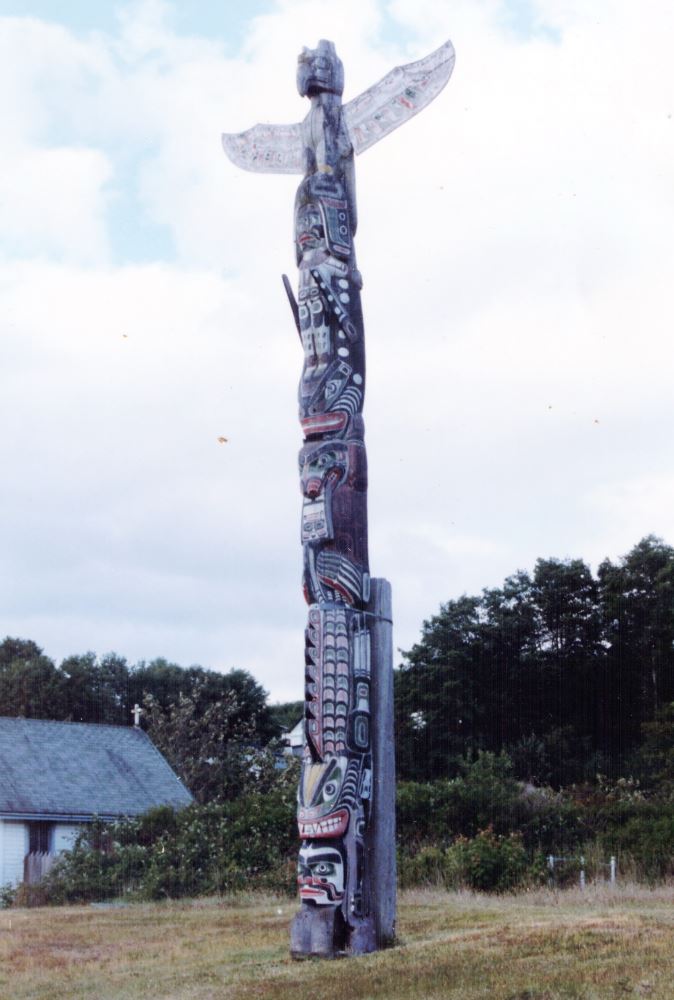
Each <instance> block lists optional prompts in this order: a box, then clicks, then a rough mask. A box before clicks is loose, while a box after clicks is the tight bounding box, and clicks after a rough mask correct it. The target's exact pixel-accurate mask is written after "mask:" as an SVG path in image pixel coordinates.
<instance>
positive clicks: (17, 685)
mask: <svg viewBox="0 0 674 1000" xmlns="http://www.w3.org/2000/svg"><path fill="white" fill-rule="evenodd" d="M63 701H64V691H63V678H62V676H61V674H60V673H59V671H58V670H57V668H56V666H55V665H54V662H53V660H50V659H49V657H48V656H45V655H44V654H43V652H42V650H41V649H40V647H39V646H37V645H36V643H34V642H32V641H31V640H25V639H12V638H10V637H7V638H6V639H5V640H4V642H2V643H0V715H8V716H20V717H23V718H28V719H51V718H54V717H56V718H59V717H61V714H62V712H63ZM53 713H56V716H54V714H53Z"/></svg>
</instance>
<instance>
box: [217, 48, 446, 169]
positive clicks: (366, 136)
mask: <svg viewBox="0 0 674 1000" xmlns="http://www.w3.org/2000/svg"><path fill="white" fill-rule="evenodd" d="M454 58H455V57H454V46H453V45H452V43H451V42H445V44H444V45H441V46H440V48H439V49H436V50H435V52H431V54H430V55H428V56H425V58H423V59H419V61H418V62H413V63H408V64H407V65H406V66H396V68H395V69H392V70H391V72H390V73H388V74H387V75H386V76H385V77H384V78H383V79H382V80H380V81H379V83H375V84H374V86H372V87H369V88H368V89H367V90H365V91H363V93H362V94H360V95H359V96H358V97H354V99H353V100H352V101H349V103H348V104H345V105H344V108H343V114H344V121H345V122H346V126H347V129H348V132H349V137H350V139H351V142H352V144H353V148H354V151H355V152H356V153H362V152H363V150H365V149H369V147H370V146H373V145H374V143H375V142H378V141H379V139H383V138H384V136H385V135H388V134H389V132H392V131H393V130H394V129H395V128H398V126H399V125H402V124H403V123H404V122H406V121H408V120H409V119H410V118H412V117H413V116H414V115H416V114H417V113H418V112H419V111H421V110H422V108H425V107H426V105H427V104H429V103H430V102H431V101H432V100H433V98H434V97H437V95H438V94H439V93H440V91H441V90H442V88H443V87H444V86H445V84H446V83H447V81H448V80H449V78H450V76H451V75H452V70H453V69H454ZM222 145H223V148H224V150H225V153H226V154H227V156H228V157H229V158H230V160H232V162H233V163H235V164H236V165H237V167H242V168H243V169H244V170H253V171H255V172H257V173H270V174H303V173H304V171H305V168H306V163H305V149H304V139H303V136H302V124H301V123H300V122H296V123H295V124H294V125H253V127H252V128H249V129H248V130H247V131H246V132H239V133H238V134H236V135H235V134H233V133H225V134H224V135H223V137H222Z"/></svg>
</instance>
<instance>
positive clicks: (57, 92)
mask: <svg viewBox="0 0 674 1000" xmlns="http://www.w3.org/2000/svg"><path fill="white" fill-rule="evenodd" d="M673 28H674V7H673V6H672V4H671V2H670V0H647V2H646V3H644V4H635V3H634V2H632V0H340V2H339V3H336V2H335V0H255V2H251V0H249V2H248V3H246V4H242V3H240V2H239V0H237V2H234V0H199V3H193V2H190V3H188V2H186V0H179V2H165V0H130V2H124V0H120V2H114V0H110V2H108V0H97V2H96V3H91V2H89V0H15V2H13V0H0V102H1V103H2V105H3V107H2V115H1V117H0V121H1V122H2V125H1V126H0V157H1V162H2V169H1V170H0V324H1V326H0V352H1V353H0V419H1V421H2V434H1V435H0V462H1V463H2V466H1V467H2V478H1V479H0V565H1V571H0V572H1V580H0V586H1V593H0V635H5V634H9V635H19V636H22V637H25V638H32V639H34V640H35V641H36V642H38V643H39V644H40V645H41V646H43V647H44V648H45V651H46V652H47V653H49V654H50V655H51V656H53V657H55V658H57V659H59V658H60V657H62V656H65V655H67V654H69V653H72V652H83V651H85V650H88V649H92V650H95V651H97V652H98V653H104V652H107V651H110V650H115V651H117V652H119V653H121V654H123V655H125V656H127V658H128V659H129V660H131V661H136V660H139V659H141V658H145V659H151V658H153V657H156V656H165V657H167V658H169V659H171V660H174V661H176V662H179V663H182V664H183V665H188V664H190V663H201V664H202V665H204V666H208V667H212V668H217V669H222V670H227V669H229V668H230V667H232V666H240V667H243V668H245V669H248V670H250V671H251V672H252V673H253V674H254V675H255V677H256V678H257V679H258V680H259V681H260V682H262V684H263V685H264V686H265V687H266V688H267V689H268V690H269V691H270V693H271V697H272V700H285V699H297V698H300V697H302V662H303V660H302V646H303V642H302V629H303V625H304V619H305V609H304V605H303V601H302V597H301V593H300V582H299V579H300V567H301V551H300V545H299V507H300V498H299V490H298V484H297V473H296V452H297V450H298V448H299V445H300V430H299V425H298V422H297V416H296V402H295V394H296V384H297V379H298V376H299V372H300V367H301V356H300V349H299V345H298V342H297V336H296V334H295V331H294V327H293V323H292V319H291V316H290V313H289V310H288V306H287V302H286V301H285V296H284V292H283V288H282V285H281V281H280V274H281V272H283V271H288V272H289V273H291V274H292V269H293V253H292V232H291V230H292V202H293V197H294V189H295V186H296V179H295V178H293V177H283V176H281V177H275V176H261V175H250V174H245V173H243V172H241V171H238V170H237V169H236V168H235V167H234V166H233V165H232V164H230V163H229V161H228V160H227V159H226V158H225V157H224V155H223V153H222V151H221V147H220V133H221V132H222V131H239V130H242V129H245V128H247V127H248V126H250V125H252V124H254V123H255V122H257V121H278V122H293V121H297V120H299V119H300V118H301V117H303V115H304V114H305V113H306V107H305V104H304V102H303V101H302V100H301V99H300V98H299V97H298V95H297V92H296V90H295V83H294V76H295V61H296V56H297V53H298V51H299V50H300V48H301V47H302V45H304V44H307V45H314V44H315V43H316V41H317V40H318V39H319V38H321V37H327V38H332V39H334V41H335V42H336V44H337V48H338V51H339V53H340V54H341V57H342V59H343V61H344V63H345V68H346V91H345V99H349V98H350V97H353V96H355V95H356V94H358V93H359V92H360V91H361V90H363V89H365V88H366V87H368V86H369V85H370V84H372V83H373V82H375V81H376V80H377V79H379V78H380V77H381V76H383V75H384V74H385V73H386V72H387V71H388V70H389V69H390V68H391V67H393V66H395V65H397V64H400V63H404V62H408V61H411V60H414V59H418V58H420V57H421V56H423V55H425V54H426V53H427V52H429V51H430V50H432V49H434V48H435V47H437V46H438V45H440V44H441V43H442V42H443V41H444V40H445V39H446V38H451V39H452V40H453V42H454V45H455V48H456V52H457V62H456V68H455V71H454V75H453V77H452V79H451V80H450V83H449V84H448V86H447V88H446V90H445V91H443V93H442V94H441V95H440V96H439V97H438V98H437V100H436V101H435V102H434V103H433V104H431V105H430V106H429V107H428V108H427V109H426V110H425V111H424V112H423V113H422V114H421V115H420V116H419V117H417V118H415V119H413V120H412V121H411V122H409V123H407V124H406V125H405V126H404V127H403V128H401V129H400V130H398V131H397V132H395V133H393V134H392V135H390V136H389V137H388V138H387V139H386V140H385V141H382V142H381V143H380V144H378V145H377V146H375V147H374V148H372V149H371V150H369V151H367V152H366V153H364V154H363V156H362V157H360V158H359V160H358V163H357V171H358V196H359V231H358V238H357V244H358V256H359V265H360V268H361V270H362V272H363V275H364V279H365V289H364V307H365V319H366V337H367V343H368V373H369V382H368V398H367V401H366V410H365V416H366V423H367V442H368V453H369V466H370V519H371V528H370V556H371V566H372V571H373V574H374V575H377V576H385V577H387V578H388V579H390V580H391V582H392V585H393V594H394V611H395V617H396V629H395V635H394V641H395V644H396V646H398V647H401V648H403V649H405V648H409V646H410V645H411V644H412V643H413V642H414V641H415V640H416V638H417V637H418V634H419V629H420V625H421V622H422V620H423V619H424V618H427V617H428V616H429V615H431V614H433V613H434V612H435V611H436V610H437V608H438V606H439V604H440V603H441V602H442V601H445V600H447V599H449V598H452V597H456V596H459V595H460V594H461V593H463V592H468V593H476V592H478V591H479V590H480V589H481V588H482V587H483V586H488V585H489V586H491V585H498V584H499V583H500V582H502V580H503V578H504V577H505V576H506V575H508V574H509V573H511V572H513V571H514V570H516V569H518V568H524V569H531V568H532V567H533V564H534V562H535V560H536V558H537V557H538V556H556V557H560V558H563V557H566V556H582V557H584V558H586V559H588V560H589V561H590V562H591V563H592V565H593V566H595V567H596V564H597V563H598V562H599V561H600V560H601V559H603V558H604V557H606V556H610V557H611V558H617V557H618V556H620V555H621V554H623V553H625V552H626V551H627V550H629V549H630V548H631V547H632V545H633V544H634V543H636V542H637V541H638V540H639V539H640V538H641V537H642V536H643V535H645V534H647V533H649V532H655V533H656V534H659V535H661V536H663V537H664V538H665V539H666V540H667V541H669V542H674V449H673V447H672V443H671V436H672V428H673V427H674V392H673V388H672V384H673V381H674V379H673V377H672V376H673V373H674V366H673V364H672V362H673V354H674V346H673V343H674V324H673V322H672V320H673V314H674V308H673V306H672V298H673V294H674V289H673V288H672V279H671V275H672V263H673V258H674V241H673V238H672V233H673V232H674V193H673V187H672V185H673V171H672V165H673V153H674V118H673V115H674V79H673V77H674V71H673V70H672V65H673V63H672V57H671V38H672V37H673V34H672V29H673ZM222 438H225V439H226V440H225V441H221V440H219V439H222Z"/></svg>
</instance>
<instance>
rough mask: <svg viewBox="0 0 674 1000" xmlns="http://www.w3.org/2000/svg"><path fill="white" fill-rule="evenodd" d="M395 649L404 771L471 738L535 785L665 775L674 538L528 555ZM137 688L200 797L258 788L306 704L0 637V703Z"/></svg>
mask: <svg viewBox="0 0 674 1000" xmlns="http://www.w3.org/2000/svg"><path fill="white" fill-rule="evenodd" d="M403 655H404V662H403V663H402V664H401V666H400V668H399V669H398V670H396V672H395V716H396V750H397V766H398V776H399V778H400V779H401V780H409V781H417V782H418V781H432V780H434V779H452V778H454V777H456V776H457V775H458V774H460V773H461V769H462V767H463V766H464V765H465V762H466V760H471V759H475V758H476V756H477V755H478V754H479V753H481V752H490V753H494V754H501V753H506V754H507V755H508V757H509V758H510V760H511V761H512V764H513V768H514V774H515V776H516V778H517V779H519V780H523V781H527V782H530V783H532V784H535V785H552V786H555V787H562V786H567V785H569V784H571V783H579V782H583V781H588V780H594V779H595V778H596V775H597V774H601V775H604V776H605V777H606V778H607V779H609V780H614V779H616V778H617V777H619V776H621V775H624V776H629V775H635V774H639V775H641V776H643V777H644V779H649V780H651V781H656V780H663V781H664V780H669V777H668V775H669V771H670V770H671V771H672V777H673V778H674V549H673V548H672V547H671V546H669V545H667V544H666V543H665V542H663V541H662V540H661V539H658V538H655V537H653V536H648V537H646V538H644V539H642V541H640V542H639V543H638V544H637V545H635V546H634V548H633V549H632V550H631V551H630V552H629V553H628V554H627V555H626V556H624V557H623V558H621V559H619V560H617V561H616V562H612V561H611V560H609V559H606V560H605V561H604V562H602V563H601V565H600V566H599V568H598V570H597V573H596V575H595V574H593V572H592V570H591V568H590V567H589V566H588V565H587V563H585V562H584V561H583V560H582V559H565V560H560V559H539V560H538V561H537V563H536V565H535V567H534V570H533V572H532V573H527V572H524V571H518V572H516V573H514V574H513V575H512V576H510V577H508V578H507V579H506V580H505V581H504V583H503V585H502V586H501V587H497V588H487V589H485V590H483V591H482V593H481V594H480V595H477V596H467V595H464V596H462V597H459V598H456V599H454V600H450V601H448V602H447V603H446V604H443V605H442V606H441V608H440V610H439V612H438V613H437V614H436V615H434V616H432V617H431V618H429V620H428V621H426V622H424V624H423V627H422V631H421V637H420V639H419V642H418V643H417V644H416V645H414V646H413V647H412V649H411V650H409V651H408V652H407V653H405V654H403ZM136 703H138V704H140V705H142V706H143V707H144V710H145V716H144V721H143V725H144V726H145V728H147V729H148V731H149V733H150V736H151V737H152V739H153V740H154V741H155V743H156V744H157V745H158V747H159V748H160V749H161V750H162V751H163V752H164V753H165V755H166V756H167V757H168V759H169V760H170V762H171V763H172V765H173V766H174V767H175V768H176V770H177V771H178V773H179V774H180V776H181V777H182V778H183V780H184V781H185V782H186V783H187V785H188V787H190V789H191V791H192V792H193V793H194V794H195V795H196V797H197V799H198V800H199V801H200V802H209V801H210V802H214V801H225V800H227V798H228V797H231V795H233V794H237V793H238V792H239V791H240V790H241V789H243V788H246V787H249V786H250V784H251V781H252V778H251V775H253V776H255V775H257V778H258V779H260V780H258V781H257V787H258V788H259V787H261V783H260V782H261V778H260V776H261V775H264V774H269V772H270V768H273V753H272V755H271V756H270V755H269V754H268V753H267V754H266V756H265V755H264V754H263V753H262V751H263V748H265V747H267V746H268V745H269V743H270V741H271V740H273V739H274V737H278V736H279V734H280V733H281V731H282V728H283V727H285V728H288V729H289V728H291V727H292V726H293V725H294V724H295V722H296V721H297V720H298V719H299V718H300V717H301V714H302V703H301V702H292V703H288V704H286V705H277V706H269V704H268V703H267V696H266V692H265V691H264V690H263V688H262V687H261V686H260V685H259V684H258V683H257V682H256V681H255V680H254V678H253V677H252V676H251V675H250V674H249V673H247V672H246V671H245V670H231V671H230V672H229V673H225V674H222V673H219V672H217V671H213V670H207V669H204V668H203V667H200V666H192V667H188V668H183V667H180V666H178V665H177V664H174V663H169V662H167V661H166V660H164V659H155V660H152V661H151V662H149V663H146V662H140V663H137V664H135V665H130V664H128V663H127V661H126V660H125V659H124V658H123V657H121V656H118V655H117V654H115V653H111V654H108V655H106V656H102V657H100V658H98V657H96V656H95V654H93V653H84V654H81V655H75V656H69V657H66V658H65V659H64V660H62V661H61V662H60V663H59V664H58V665H56V664H55V663H54V661H53V660H51V659H50V658H49V657H48V656H46V655H45V654H44V652H43V651H42V650H41V649H40V648H39V646H37V645H36V643H34V642H32V641H31V640H23V639H11V638H7V639H5V640H4V642H2V643H0V715H15V716H16V715H19V716H25V717H29V718H50V719H57V720H69V721H79V722H96V723H110V724H117V725H119V724H122V725H130V724H131V721H132V710H133V706H134V704H136ZM252 755H257V756H256V757H255V760H256V761H257V763H253V756H252ZM262 784H264V782H262Z"/></svg>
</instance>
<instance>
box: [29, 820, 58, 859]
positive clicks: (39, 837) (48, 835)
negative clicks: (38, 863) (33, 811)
mask: <svg viewBox="0 0 674 1000" xmlns="http://www.w3.org/2000/svg"><path fill="white" fill-rule="evenodd" d="M53 827H54V824H53V823H45V822H42V821H40V822H35V823H29V824H28V853H29V854H49V853H50V851H51V845H52V830H53Z"/></svg>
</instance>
